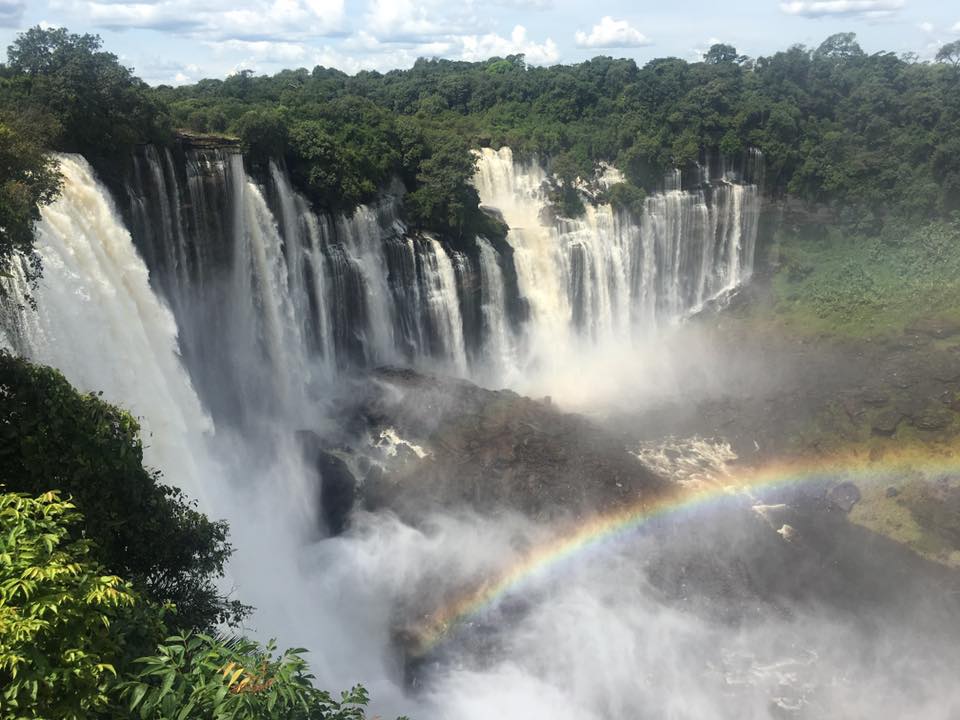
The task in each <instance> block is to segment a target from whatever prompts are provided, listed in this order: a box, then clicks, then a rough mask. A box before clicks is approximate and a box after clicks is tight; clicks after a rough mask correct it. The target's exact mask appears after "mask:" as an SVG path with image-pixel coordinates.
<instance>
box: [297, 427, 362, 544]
mask: <svg viewBox="0 0 960 720" xmlns="http://www.w3.org/2000/svg"><path fill="white" fill-rule="evenodd" d="M297 439H298V440H299V441H300V446H301V448H302V449H303V456H304V458H305V459H306V461H307V462H308V463H310V464H311V465H312V466H313V467H314V469H315V470H316V472H317V480H318V482H319V485H320V493H319V494H320V515H321V517H322V518H323V520H324V524H325V525H326V528H327V531H328V532H329V533H330V534H331V535H339V534H340V533H342V532H343V531H344V530H346V528H347V523H348V521H349V518H350V513H351V511H352V510H353V507H354V505H355V504H356V499H357V488H358V483H357V479H356V478H355V477H354V474H353V472H352V471H351V469H350V466H349V464H348V463H347V461H346V460H345V459H344V458H343V457H341V452H340V451H337V450H333V449H331V448H330V447H329V446H328V445H327V443H326V441H325V440H324V439H323V438H322V437H321V436H320V435H318V434H316V433H314V432H311V431H308V430H302V431H300V432H298V433H297Z"/></svg>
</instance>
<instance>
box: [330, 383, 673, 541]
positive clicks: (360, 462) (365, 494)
mask: <svg viewBox="0 0 960 720" xmlns="http://www.w3.org/2000/svg"><path fill="white" fill-rule="evenodd" d="M336 415H337V417H338V422H337V427H338V428H340V430H339V434H338V435H336V436H328V437H325V438H320V437H319V436H314V437H315V440H314V445H315V446H316V447H320V448H324V452H327V453H328V449H329V448H348V449H349V452H350V453H352V455H351V457H352V463H353V465H354V467H356V468H357V473H358V475H357V491H356V492H357V497H358V499H359V500H360V501H361V502H362V503H363V504H364V505H365V506H366V507H367V508H369V509H379V508H390V509H392V510H394V511H396V512H398V513H400V514H401V515H403V516H404V517H406V518H408V519H415V518H416V517H418V516H422V515H424V514H425V513H429V512H431V511H435V510H442V509H449V508H464V507H466V508H473V509H475V510H482V511H498V510H502V511H506V510H510V511H519V512H522V513H525V514H527V515H530V516H531V517H537V518H553V517H560V516H570V515H573V516H577V515H579V514H583V513H587V512H591V513H593V512H598V511H603V510H605V509H609V508H613V507H616V506H618V505H621V504H624V503H634V502H637V501H638V500H642V499H644V498H648V497H649V498H651V499H652V498H654V497H657V496H660V495H662V494H664V493H667V492H670V491H671V485H670V484H669V483H668V482H667V481H665V480H664V479H662V478H660V477H658V476H657V475H655V474H654V473H653V472H651V471H650V470H649V469H647V467H646V466H644V465H643V464H642V463H641V462H640V461H639V460H638V459H637V458H636V457H635V456H634V455H632V454H631V453H630V452H628V448H627V447H626V444H625V442H624V441H623V439H622V438H620V437H618V436H617V435H615V434H613V433H610V432H608V431H606V430H603V429H602V428H600V427H598V426H597V425H595V424H594V423H592V422H590V421H589V420H587V419H586V418H584V417H582V416H579V415H574V414H569V413H564V412H561V411H560V410H558V409H557V408H556V407H554V406H553V405H551V404H550V403H549V402H548V401H538V400H533V399H530V398H525V397H521V396H520V395H517V394H516V393H513V392H510V391H506V390H502V391H493V390H485V389H483V388H480V387H478V386H476V385H473V384H471V383H469V382H466V381H462V380H454V379H450V378H445V377H438V376H431V375H421V374H418V373H416V372H414V371H411V370H397V369H380V370H377V371H375V372H374V373H373V374H372V376H371V377H370V378H369V379H368V380H364V381H362V382H361V381H356V382H355V383H353V384H350V386H349V389H345V393H344V396H343V397H341V399H340V400H339V402H338V410H337V411H336ZM314 452H316V450H314ZM341 452H342V451H341ZM325 457H326V455H324V454H323V452H321V453H320V454H317V455H315V456H314V457H313V458H312V459H311V461H312V462H314V463H316V465H317V466H318V468H319V470H320V475H321V476H323V478H324V480H323V488H324V492H326V493H329V494H331V496H336V497H340V496H341V495H340V493H341V490H335V489H333V487H331V486H329V483H330V482H332V481H331V480H330V479H329V478H330V477H331V476H332V477H341V471H342V469H343V467H345V465H344V466H340V465H337V467H336V468H334V466H333V463H331V462H329V461H328V460H325V459H324V458H325ZM324 463H326V464H324ZM337 482H339V481H337ZM346 484H347V483H345V482H344V483H342V486H343V488H344V489H343V490H342V494H343V496H344V497H345V496H346V494H347V491H346ZM337 487H338V488H339V487H341V485H337ZM324 512H325V513H326V512H327V509H326V508H325V510H324ZM328 522H330V520H329V519H328Z"/></svg>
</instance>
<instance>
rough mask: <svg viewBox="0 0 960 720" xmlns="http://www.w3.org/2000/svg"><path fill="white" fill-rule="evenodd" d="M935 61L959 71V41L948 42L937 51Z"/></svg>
mask: <svg viewBox="0 0 960 720" xmlns="http://www.w3.org/2000/svg"><path fill="white" fill-rule="evenodd" d="M936 61H937V62H940V63H947V64H948V65H952V66H953V67H954V69H960V40H954V41H953V42H949V43H947V44H946V45H944V46H943V47H942V48H940V49H939V50H938V51H937V57H936Z"/></svg>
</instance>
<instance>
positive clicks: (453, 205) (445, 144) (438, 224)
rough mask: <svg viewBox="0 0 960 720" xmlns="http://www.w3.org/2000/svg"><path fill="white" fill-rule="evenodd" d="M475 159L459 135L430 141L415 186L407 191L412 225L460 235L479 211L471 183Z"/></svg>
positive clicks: (478, 202)
mask: <svg viewBox="0 0 960 720" xmlns="http://www.w3.org/2000/svg"><path fill="white" fill-rule="evenodd" d="M476 162H477V161H476V158H475V157H474V156H473V155H471V154H470V152H469V148H468V147H467V146H466V144H465V143H464V142H463V141H462V140H460V139H459V138H454V137H444V138H441V139H440V140H439V141H438V142H437V143H435V144H433V145H432V147H431V149H430V155H429V156H428V157H426V158H424V159H423V160H422V161H421V162H420V170H419V172H418V174H417V183H418V185H419V187H417V189H416V190H414V191H413V192H412V193H410V194H409V195H408V202H407V208H408V211H409V213H410V217H411V220H412V221H413V222H414V224H415V225H417V226H418V227H420V228H431V229H433V228H435V229H438V230H441V231H442V232H444V233H446V234H448V235H449V236H450V237H451V238H452V239H454V240H459V239H461V238H462V237H463V234H464V230H465V227H466V225H467V223H468V222H470V221H471V220H476V219H477V218H476V215H479V214H480V211H479V204H480V199H479V196H478V195H477V191H476V189H475V188H474V187H473V185H472V184H471V181H472V179H473V174H474V173H475V172H476Z"/></svg>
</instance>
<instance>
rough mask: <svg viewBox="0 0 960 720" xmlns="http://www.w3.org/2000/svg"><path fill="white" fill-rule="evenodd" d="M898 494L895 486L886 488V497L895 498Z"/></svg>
mask: <svg viewBox="0 0 960 720" xmlns="http://www.w3.org/2000/svg"><path fill="white" fill-rule="evenodd" d="M899 494H900V491H899V490H898V489H897V488H895V487H894V486H893V485H891V486H890V487H888V488H887V492H886V496H887V497H888V498H895V497H896V496H897V495H899Z"/></svg>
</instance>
